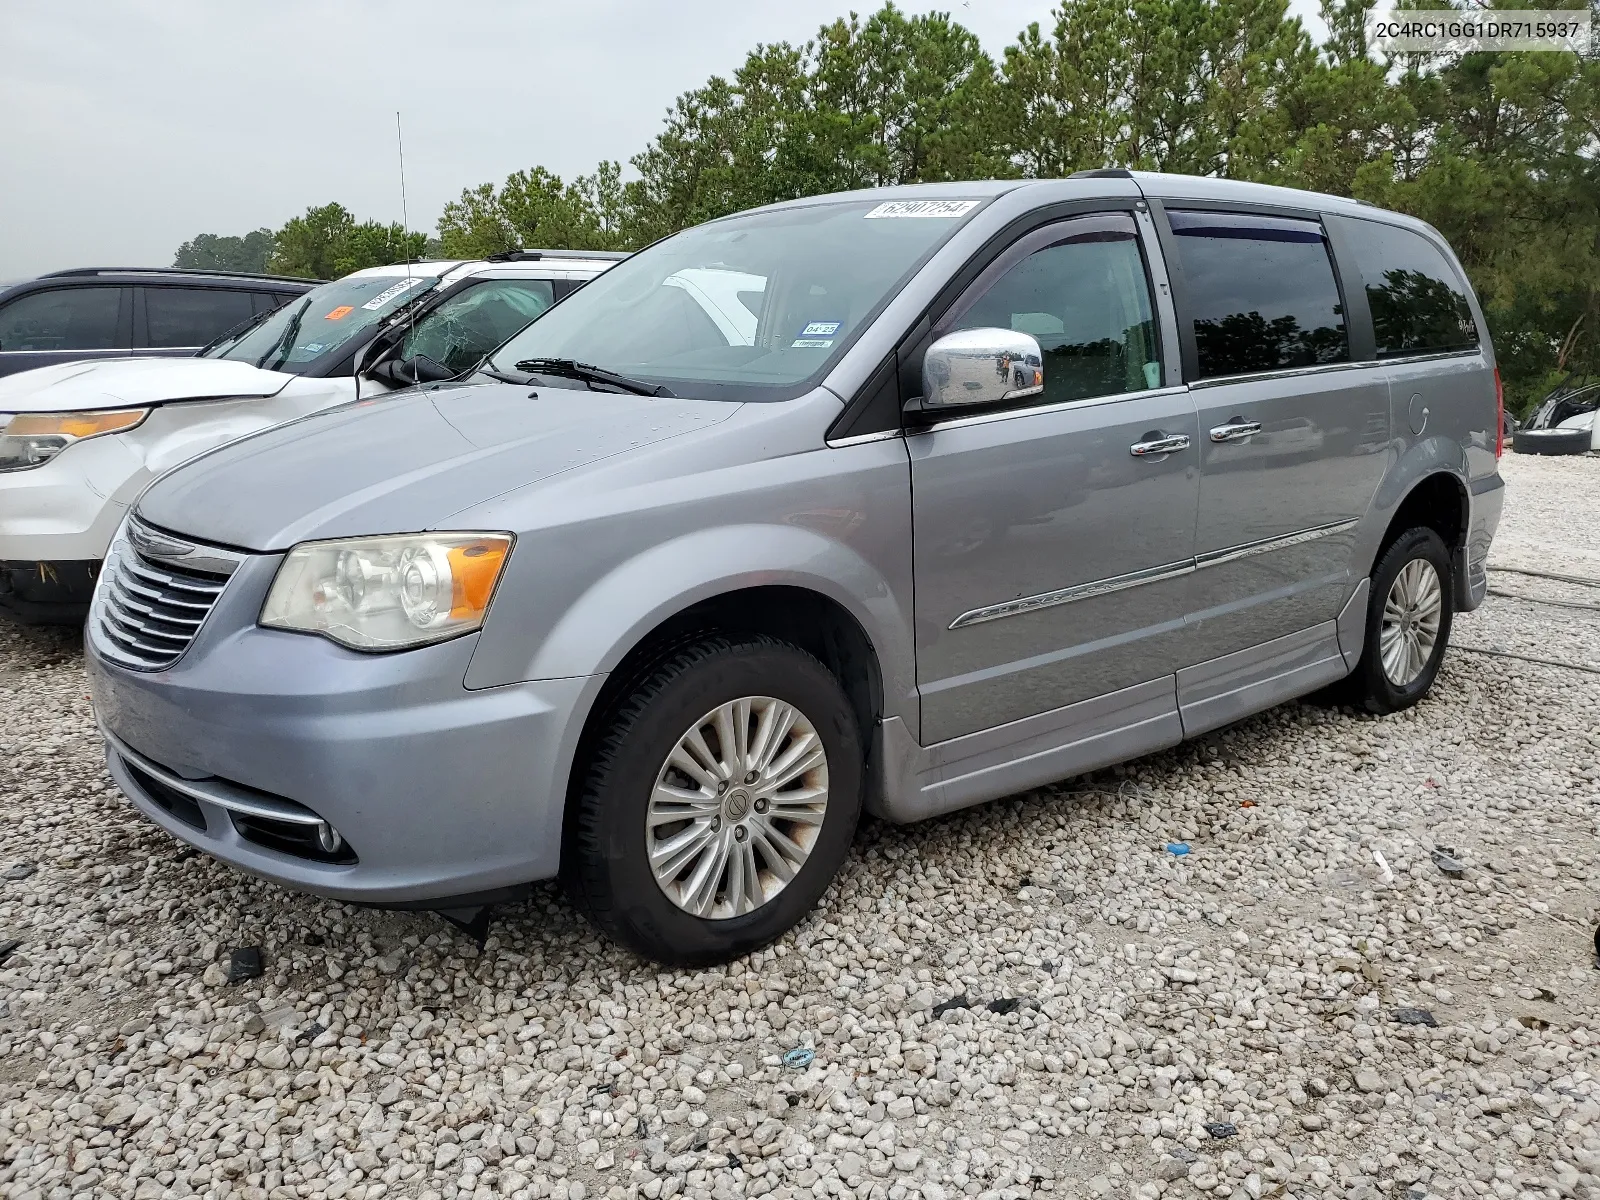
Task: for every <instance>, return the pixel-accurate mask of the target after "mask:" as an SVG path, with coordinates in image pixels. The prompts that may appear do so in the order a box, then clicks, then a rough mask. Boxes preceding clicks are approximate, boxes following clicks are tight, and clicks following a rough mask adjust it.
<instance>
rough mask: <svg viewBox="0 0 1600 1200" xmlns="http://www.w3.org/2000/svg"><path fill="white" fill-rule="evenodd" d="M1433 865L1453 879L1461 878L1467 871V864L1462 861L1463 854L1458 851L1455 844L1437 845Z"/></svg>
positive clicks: (1434, 850) (1434, 849)
mask: <svg viewBox="0 0 1600 1200" xmlns="http://www.w3.org/2000/svg"><path fill="white" fill-rule="evenodd" d="M1433 865H1434V866H1436V867H1438V868H1439V870H1440V871H1442V872H1443V873H1444V874H1445V875H1447V876H1449V877H1450V878H1451V879H1460V878H1461V877H1462V876H1463V875H1465V874H1466V873H1467V864H1466V863H1464V862H1462V861H1461V856H1460V855H1459V854H1457V853H1456V848H1455V847H1454V846H1435V847H1434V848H1433Z"/></svg>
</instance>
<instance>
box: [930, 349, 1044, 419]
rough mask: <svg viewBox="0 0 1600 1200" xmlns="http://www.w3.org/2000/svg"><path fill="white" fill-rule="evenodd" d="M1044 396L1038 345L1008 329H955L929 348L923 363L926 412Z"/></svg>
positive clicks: (1042, 360)
mask: <svg viewBox="0 0 1600 1200" xmlns="http://www.w3.org/2000/svg"><path fill="white" fill-rule="evenodd" d="M1042 391H1044V356H1043V354H1042V353H1041V352H1040V350H1039V343H1038V341H1037V340H1036V339H1035V338H1033V337H1030V336H1029V335H1028V334H1026V333H1017V332H1016V331H1015V330H1012V329H958V330H957V331H956V332H954V333H947V334H945V335H944V337H942V338H940V339H939V340H938V341H936V342H934V343H933V345H931V346H929V347H928V351H927V353H926V354H925V355H924V356H923V359H922V405H921V407H922V408H923V409H924V410H928V409H946V408H970V407H971V406H973V405H976V404H1001V403H1004V402H1006V401H1010V400H1021V399H1024V398H1025V397H1028V396H1037V395H1038V394H1039V393H1040V392H1042Z"/></svg>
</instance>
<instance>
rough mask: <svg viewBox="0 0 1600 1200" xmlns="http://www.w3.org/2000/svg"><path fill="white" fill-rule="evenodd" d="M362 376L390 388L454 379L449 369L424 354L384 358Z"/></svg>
mask: <svg viewBox="0 0 1600 1200" xmlns="http://www.w3.org/2000/svg"><path fill="white" fill-rule="evenodd" d="M362 374H363V375H365V376H366V377H367V378H368V379H373V380H376V381H377V382H378V383H381V384H383V385H384V386H385V387H391V388H407V387H412V386H414V385H416V384H419V383H444V382H445V381H446V380H449V379H454V378H455V377H456V373H455V372H454V371H452V370H451V369H450V368H449V367H447V366H445V365H444V364H443V363H439V362H435V361H434V360H433V359H431V358H429V357H428V356H427V355H426V354H417V355H414V356H413V357H411V358H386V359H383V360H382V361H381V362H377V363H374V364H373V365H372V366H371V367H370V368H368V369H367V370H365V371H363V372H362Z"/></svg>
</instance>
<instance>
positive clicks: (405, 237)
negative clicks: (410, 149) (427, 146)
mask: <svg viewBox="0 0 1600 1200" xmlns="http://www.w3.org/2000/svg"><path fill="white" fill-rule="evenodd" d="M394 144H395V149H396V150H398V151H399V152H400V244H401V245H402V246H403V247H405V252H406V278H407V279H410V278H411V216H410V213H409V212H408V211H407V209H406V143H405V139H404V138H403V137H401V136H400V110H399V109H395V113H394ZM406 315H407V316H408V317H409V318H410V324H411V336H412V337H413V338H414V337H416V335H417V306H416V305H415V304H411V305H408V306H407V308H406Z"/></svg>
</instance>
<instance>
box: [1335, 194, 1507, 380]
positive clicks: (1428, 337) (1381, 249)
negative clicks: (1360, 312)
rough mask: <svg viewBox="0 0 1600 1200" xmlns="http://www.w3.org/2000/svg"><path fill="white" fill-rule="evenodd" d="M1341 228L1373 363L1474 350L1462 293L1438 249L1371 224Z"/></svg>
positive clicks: (1405, 232)
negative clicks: (1363, 300) (1357, 279)
mask: <svg viewBox="0 0 1600 1200" xmlns="http://www.w3.org/2000/svg"><path fill="white" fill-rule="evenodd" d="M1347 228H1348V229H1349V230H1350V232H1351V238H1350V240H1351V243H1352V244H1353V245H1354V247H1355V255H1356V265H1357V266H1358V267H1359V268H1360V270H1361V282H1362V283H1363V284H1365V285H1366V289H1367V305H1368V307H1369V308H1371V309H1372V332H1373V333H1374V335H1376V338H1377V342H1378V357H1379V358H1394V357H1396V356H1398V355H1403V354H1437V353H1440V352H1443V351H1448V350H1473V349H1476V348H1477V345H1478V326H1477V324H1476V322H1474V321H1473V319H1472V306H1471V305H1470V304H1468V303H1467V289H1466V288H1465V286H1463V284H1462V283H1461V277H1460V276H1459V275H1457V274H1456V271H1455V268H1454V267H1452V266H1451V265H1450V263H1449V262H1448V261H1447V260H1446V259H1445V256H1444V255H1443V254H1441V253H1440V252H1439V249H1438V247H1436V246H1435V245H1434V244H1433V243H1432V242H1430V241H1428V239H1427V238H1425V237H1423V236H1422V235H1421V234H1417V233H1413V232H1412V231H1411V230H1409V229H1400V228H1398V227H1397V226H1394V225H1383V224H1380V223H1379V222H1377V221H1361V220H1352V221H1351V222H1350V224H1349V225H1348V226H1347Z"/></svg>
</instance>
